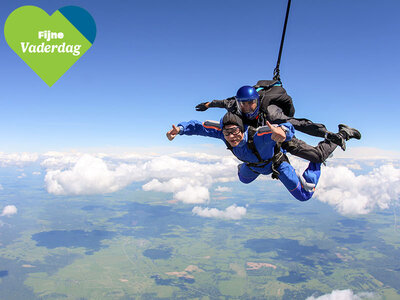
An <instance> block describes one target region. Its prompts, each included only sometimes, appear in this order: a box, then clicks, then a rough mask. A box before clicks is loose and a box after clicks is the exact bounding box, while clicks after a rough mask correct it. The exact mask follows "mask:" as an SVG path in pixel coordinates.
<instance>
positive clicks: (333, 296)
mask: <svg viewBox="0 0 400 300" xmlns="http://www.w3.org/2000/svg"><path fill="white" fill-rule="evenodd" d="M372 298H373V299H380V297H379V298H377V297H376V296H375V294H373V293H359V294H354V293H353V291H352V290H334V291H332V293H330V294H326V295H322V296H320V297H317V298H316V297H314V296H311V297H308V298H307V299H306V300H362V299H372Z"/></svg>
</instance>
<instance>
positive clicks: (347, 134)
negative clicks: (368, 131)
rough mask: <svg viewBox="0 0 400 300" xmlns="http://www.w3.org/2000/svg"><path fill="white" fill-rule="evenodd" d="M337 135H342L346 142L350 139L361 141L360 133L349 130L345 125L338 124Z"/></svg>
mask: <svg viewBox="0 0 400 300" xmlns="http://www.w3.org/2000/svg"><path fill="white" fill-rule="evenodd" d="M339 134H340V135H342V136H343V138H344V139H345V140H346V141H348V140H350V139H357V140H359V139H361V133H360V132H359V131H358V130H357V129H355V128H351V127H349V126H347V125H345V124H339Z"/></svg>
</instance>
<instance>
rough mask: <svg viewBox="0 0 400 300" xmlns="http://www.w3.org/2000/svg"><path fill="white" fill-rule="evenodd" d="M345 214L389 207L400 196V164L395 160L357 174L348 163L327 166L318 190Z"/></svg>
mask: <svg viewBox="0 0 400 300" xmlns="http://www.w3.org/2000/svg"><path fill="white" fill-rule="evenodd" d="M315 197H317V198H318V199H319V200H320V201H322V202H326V203H329V204H330V205H332V206H334V207H335V208H336V209H337V210H338V211H339V212H340V213H342V214H367V213H369V212H371V211H372V210H373V209H375V208H379V209H386V208H388V207H389V206H390V204H392V203H394V202H397V201H398V200H399V197H400V168H395V167H394V166H393V165H391V164H387V165H383V166H381V167H379V168H375V169H374V170H373V171H371V172H369V173H368V174H366V175H358V176H356V175H355V174H354V173H353V171H351V170H350V169H349V168H347V167H344V166H339V167H325V168H323V170H322V175H321V179H320V182H319V184H318V186H317V191H316V193H315Z"/></svg>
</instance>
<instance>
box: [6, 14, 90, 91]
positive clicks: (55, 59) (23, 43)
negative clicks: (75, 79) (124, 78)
mask: <svg viewBox="0 0 400 300" xmlns="http://www.w3.org/2000/svg"><path fill="white" fill-rule="evenodd" d="M4 36H5V39H6V41H7V44H8V45H9V46H10V48H11V49H13V50H14V52H15V53H17V54H18V55H19V57H21V58H22V60H23V61H24V62H25V63H26V64H27V65H28V66H29V67H31V69H32V70H33V71H35V73H36V74H38V75H39V77H40V78H42V79H43V80H44V82H46V83H47V84H48V85H49V86H52V85H53V84H54V83H55V82H56V81H57V80H58V79H59V78H60V77H61V76H62V75H63V74H64V73H65V72H66V71H67V70H68V69H69V68H70V67H71V66H72V65H73V64H74V63H75V62H76V61H77V60H78V59H79V58H81V56H82V55H83V54H84V53H85V52H86V51H87V50H88V49H89V48H90V47H91V46H92V44H93V42H94V39H95V37H96V24H95V22H94V20H93V18H92V16H91V15H90V14H89V13H88V12H87V11H86V10H84V9H83V8H80V7H77V6H65V7H62V8H60V9H59V10H57V11H56V12H55V13H53V14H52V15H51V16H49V15H48V14H47V13H46V12H45V11H44V10H42V9H41V8H39V7H36V6H22V7H20V8H17V9H16V10H14V11H13V12H12V13H11V14H10V15H9V16H8V18H7V21H6V24H5V26H4Z"/></svg>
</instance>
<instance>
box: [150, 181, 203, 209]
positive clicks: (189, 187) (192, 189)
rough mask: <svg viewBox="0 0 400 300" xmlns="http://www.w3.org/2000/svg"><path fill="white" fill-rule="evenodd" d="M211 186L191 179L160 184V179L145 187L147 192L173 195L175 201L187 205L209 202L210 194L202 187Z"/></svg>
mask: <svg viewBox="0 0 400 300" xmlns="http://www.w3.org/2000/svg"><path fill="white" fill-rule="evenodd" d="M202 184H205V185H206V186H208V185H210V183H207V182H203V183H202V182H201V181H199V180H196V179H191V178H184V177H183V178H172V179H170V180H167V181H164V182H160V181H159V180H158V179H153V180H151V181H150V182H148V183H146V184H144V185H143V190H145V191H156V192H164V193H173V194H174V200H178V201H182V202H185V203H204V202H206V201H208V200H209V198H210V193H209V191H208V188H207V187H205V186H202Z"/></svg>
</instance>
